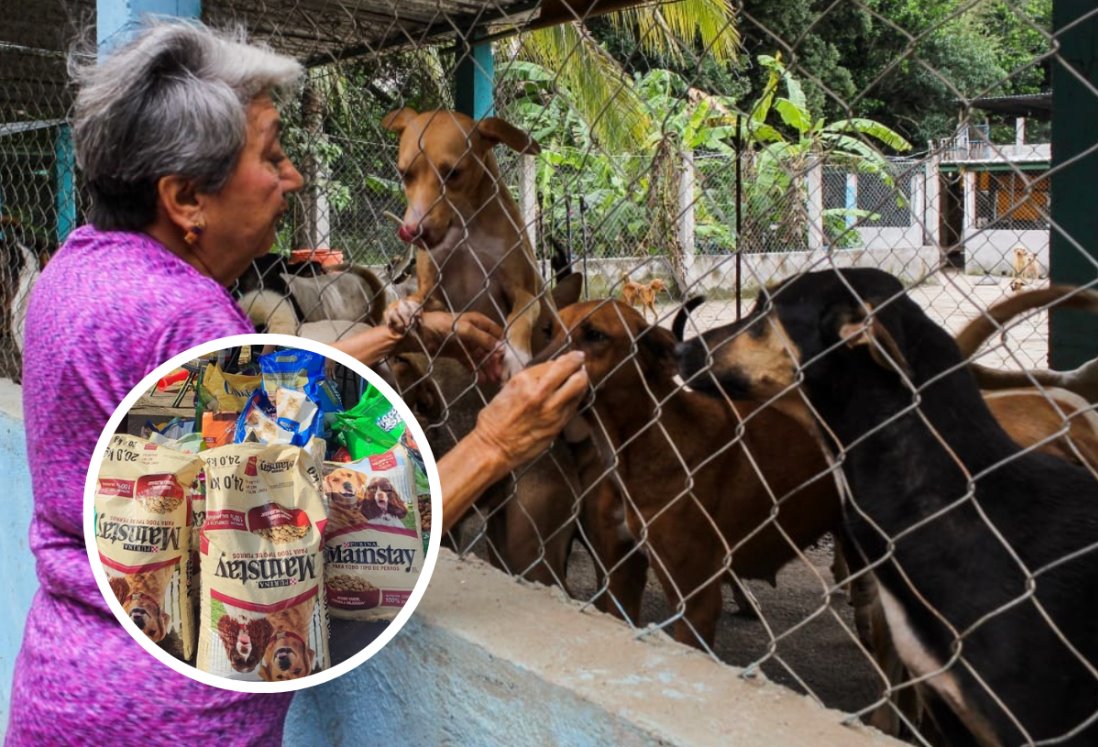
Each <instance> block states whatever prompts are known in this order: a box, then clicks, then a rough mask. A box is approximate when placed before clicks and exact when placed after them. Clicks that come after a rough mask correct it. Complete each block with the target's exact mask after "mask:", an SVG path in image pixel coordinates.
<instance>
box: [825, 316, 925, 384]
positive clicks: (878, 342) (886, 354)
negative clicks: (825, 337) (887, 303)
mask: <svg viewBox="0 0 1098 747" xmlns="http://www.w3.org/2000/svg"><path fill="white" fill-rule="evenodd" d="M866 308H867V309H868V310H869V311H870V312H872V311H873V305H872V304H870V303H867V304H866ZM837 331H838V335H839V339H841V340H843V341H844V342H845V343H846V346H847V347H848V348H856V347H859V346H861V345H867V346H869V355H870V357H871V358H872V359H873V361H874V362H875V363H876V364H877V365H878V366H880V367H881V368H883V369H886V370H888V371H899V372H900V373H901V374H902V375H903V376H905V377H907V379H908V380H910V379H911V366H910V365H909V364H908V362H907V358H906V357H905V356H904V354H903V351H901V350H900V346H899V345H898V344H897V343H896V338H894V337H893V336H892V333H891V332H889V331H888V328H887V327H885V325H884V322H882V321H881V320H880V317H878V316H870V315H869V314H868V313H866V312H865V311H862V310H859V311H857V312H855V313H854V314H853V315H850V314H847V315H846V319H845V321H843V322H842V323H841V324H839V326H838V330H837Z"/></svg>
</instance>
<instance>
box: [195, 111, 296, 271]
mask: <svg viewBox="0 0 1098 747" xmlns="http://www.w3.org/2000/svg"><path fill="white" fill-rule="evenodd" d="M280 127H281V121H280V120H279V116H278V110H277V109H276V108H275V105H274V102H272V101H271V98H270V97H269V96H267V95H261V96H258V97H256V98H255V99H254V100H253V101H252V103H251V104H250V105H249V106H248V136H247V140H246V141H245V143H244V149H243V150H242V151H241V153H240V160H239V161H237V164H236V170H235V171H233V173H232V176H230V177H229V181H228V182H226V184H225V186H224V187H223V188H222V189H221V190H220V191H219V192H217V193H216V194H207V195H204V198H205V200H204V202H205V204H204V209H203V215H204V217H205V218H206V229H205V231H204V232H203V234H202V240H201V242H200V244H201V246H202V248H203V249H204V250H205V251H207V252H210V253H211V254H215V255H221V256H218V257H216V258H215V257H210V258H209V259H210V260H213V262H214V263H216V264H219V265H224V264H234V265H235V264H237V263H239V264H240V268H239V269H240V271H241V272H242V271H243V269H244V267H245V266H247V263H249V262H251V261H252V260H253V259H255V258H256V257H259V256H262V255H263V254H266V253H267V252H268V251H269V250H270V248H271V247H272V246H273V245H274V241H275V232H276V230H277V228H278V221H279V218H281V217H282V215H283V213H285V212H286V210H287V209H288V208H289V204H288V203H287V202H286V196H287V195H288V194H289V193H290V192H296V191H297V190H299V189H301V187H302V185H303V184H304V180H303V179H302V178H301V174H300V173H299V172H298V170H297V169H296V168H295V167H294V165H293V163H291V162H290V159H289V158H287V157H286V154H285V153H284V152H283V150H282V143H281V142H280V140H279V131H280ZM226 255H229V256H226ZM230 257H231V260H230ZM226 260H230V261H229V262H226ZM207 264H209V263H207Z"/></svg>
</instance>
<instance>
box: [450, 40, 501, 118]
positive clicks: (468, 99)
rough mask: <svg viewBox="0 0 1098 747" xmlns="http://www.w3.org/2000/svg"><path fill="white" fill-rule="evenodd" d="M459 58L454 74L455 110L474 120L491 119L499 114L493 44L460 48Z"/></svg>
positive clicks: (475, 44) (482, 43)
mask: <svg viewBox="0 0 1098 747" xmlns="http://www.w3.org/2000/svg"><path fill="white" fill-rule="evenodd" d="M458 55H459V56H460V60H459V61H458V64H457V69H456V70H455V71H454V108H455V109H457V110H458V111H459V112H462V113H463V114H468V115H469V116H470V117H472V118H473V119H483V118H484V117H491V116H492V115H493V114H495V110H496V106H495V97H494V93H493V90H492V84H493V78H494V74H495V61H494V59H493V57H492V44H491V42H480V43H476V42H474V43H473V44H472V45H471V46H470V45H468V44H466V45H464V46H463V45H459V46H458Z"/></svg>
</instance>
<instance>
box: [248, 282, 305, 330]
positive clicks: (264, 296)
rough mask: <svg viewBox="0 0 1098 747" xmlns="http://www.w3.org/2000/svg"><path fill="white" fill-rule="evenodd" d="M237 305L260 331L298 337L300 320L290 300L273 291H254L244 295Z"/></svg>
mask: <svg viewBox="0 0 1098 747" xmlns="http://www.w3.org/2000/svg"><path fill="white" fill-rule="evenodd" d="M237 304H238V305H239V306H240V308H241V309H243V311H244V313H245V314H247V315H248V318H249V319H251V321H252V324H254V325H255V328H256V330H258V331H267V332H271V333H273V334H280V335H296V334H297V328H298V326H300V320H299V319H298V318H297V314H296V313H294V308H293V306H291V305H290V300H289V299H288V298H287V297H286V296H283V295H281V294H279V293H276V292H275V291H271V290H253V291H248V292H247V293H245V294H244V295H242V296H241V297H240V298H239V299H238V300H237Z"/></svg>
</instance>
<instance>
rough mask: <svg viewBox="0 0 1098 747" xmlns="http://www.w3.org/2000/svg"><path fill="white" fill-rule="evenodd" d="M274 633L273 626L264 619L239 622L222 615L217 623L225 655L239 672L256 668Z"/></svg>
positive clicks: (230, 616) (258, 618)
mask: <svg viewBox="0 0 1098 747" xmlns="http://www.w3.org/2000/svg"><path fill="white" fill-rule="evenodd" d="M272 632H273V631H272V628H271V624H270V623H269V622H267V619H266V618H263V617H257V618H253V619H251V620H237V619H236V618H234V617H233V616H232V615H222V616H221V617H220V618H219V619H218V621H217V635H218V637H219V638H221V644H222V645H223V646H224V647H225V655H226V656H227V657H228V658H229V664H230V665H231V666H232V668H233V669H235V670H236V671H238V672H250V671H252V670H253V669H255V668H256V665H257V664H259V659H260V656H262V654H263V652H264V651H266V650H267V643H268V642H270V640H271V633H272Z"/></svg>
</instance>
